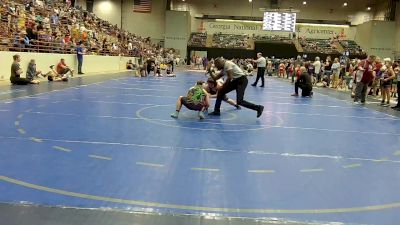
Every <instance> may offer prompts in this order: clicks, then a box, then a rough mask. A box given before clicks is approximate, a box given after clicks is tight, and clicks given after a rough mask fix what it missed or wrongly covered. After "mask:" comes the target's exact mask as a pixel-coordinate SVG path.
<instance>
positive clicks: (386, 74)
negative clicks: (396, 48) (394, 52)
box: [381, 59, 395, 106]
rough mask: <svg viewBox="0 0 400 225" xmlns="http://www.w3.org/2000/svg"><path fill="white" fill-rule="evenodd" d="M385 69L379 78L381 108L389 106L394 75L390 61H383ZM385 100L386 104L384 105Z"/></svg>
mask: <svg viewBox="0 0 400 225" xmlns="http://www.w3.org/2000/svg"><path fill="white" fill-rule="evenodd" d="M384 61H385V67H386V68H385V69H384V71H383V74H382V78H381V86H382V87H381V88H382V101H381V106H390V89H391V88H392V83H393V79H394V78H395V73H394V70H393V62H392V61H391V60H390V59H385V60H384ZM385 100H386V103H385Z"/></svg>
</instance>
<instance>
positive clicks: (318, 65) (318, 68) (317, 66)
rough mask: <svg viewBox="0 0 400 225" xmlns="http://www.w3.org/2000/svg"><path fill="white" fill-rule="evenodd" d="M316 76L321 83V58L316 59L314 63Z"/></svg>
mask: <svg viewBox="0 0 400 225" xmlns="http://www.w3.org/2000/svg"><path fill="white" fill-rule="evenodd" d="M313 66H314V72H315V75H317V81H318V82H320V81H321V61H320V59H319V57H315V61H314V63H313Z"/></svg>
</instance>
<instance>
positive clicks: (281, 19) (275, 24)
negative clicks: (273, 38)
mask: <svg viewBox="0 0 400 225" xmlns="http://www.w3.org/2000/svg"><path fill="white" fill-rule="evenodd" d="M263 30H268V31H287V32H295V31H296V13H291V12H264V19H263Z"/></svg>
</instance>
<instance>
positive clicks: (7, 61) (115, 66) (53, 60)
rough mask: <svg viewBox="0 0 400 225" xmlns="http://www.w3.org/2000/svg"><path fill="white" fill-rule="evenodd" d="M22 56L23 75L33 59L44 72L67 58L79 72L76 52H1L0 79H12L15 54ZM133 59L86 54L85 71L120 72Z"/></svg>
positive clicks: (68, 62) (38, 68) (88, 73)
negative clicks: (11, 71)
mask: <svg viewBox="0 0 400 225" xmlns="http://www.w3.org/2000/svg"><path fill="white" fill-rule="evenodd" d="M15 54H18V55H20V56H21V68H22V70H23V71H24V72H23V74H22V77H25V75H26V69H27V67H28V63H29V61H30V60H31V59H35V60H36V67H37V70H40V71H42V72H48V71H50V68H49V67H50V65H57V64H58V62H59V61H60V59H65V61H66V63H67V65H68V66H69V67H70V68H74V69H75V72H78V70H77V68H78V61H77V59H76V55H75V54H52V53H32V52H0V58H1V59H2V60H0V80H9V79H10V68H11V64H12V62H13V55H15ZM129 59H131V60H132V61H133V62H137V61H136V58H134V57H120V56H95V55H86V56H84V59H83V72H84V73H86V74H87V75H90V74H91V73H92V74H93V73H103V72H118V71H124V70H126V68H125V67H126V62H128V60H129Z"/></svg>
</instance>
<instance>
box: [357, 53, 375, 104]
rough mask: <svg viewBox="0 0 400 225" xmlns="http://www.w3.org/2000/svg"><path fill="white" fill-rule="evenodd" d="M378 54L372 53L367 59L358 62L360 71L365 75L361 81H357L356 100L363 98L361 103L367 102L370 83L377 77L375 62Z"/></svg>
mask: <svg viewBox="0 0 400 225" xmlns="http://www.w3.org/2000/svg"><path fill="white" fill-rule="evenodd" d="M375 60H376V56H374V55H370V56H368V58H367V59H365V60H362V61H361V62H360V63H359V64H358V71H362V73H363V76H362V78H361V81H360V82H358V83H357V86H356V91H355V92H356V93H355V96H354V102H355V103H358V100H359V99H361V103H362V104H365V98H366V96H367V89H368V84H369V83H371V81H373V80H374V79H375V73H374V70H373V69H374V66H375V65H374V64H375Z"/></svg>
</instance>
